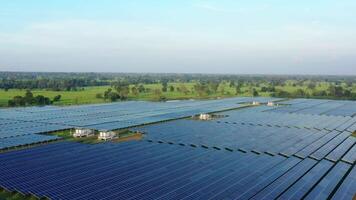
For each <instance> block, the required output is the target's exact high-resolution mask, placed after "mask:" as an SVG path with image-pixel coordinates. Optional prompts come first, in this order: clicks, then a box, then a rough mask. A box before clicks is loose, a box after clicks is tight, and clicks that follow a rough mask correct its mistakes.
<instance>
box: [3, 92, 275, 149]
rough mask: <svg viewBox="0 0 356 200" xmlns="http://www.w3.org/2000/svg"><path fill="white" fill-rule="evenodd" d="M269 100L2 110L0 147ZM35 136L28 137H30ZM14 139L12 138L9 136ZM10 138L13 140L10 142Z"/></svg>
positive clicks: (236, 99)
mask: <svg viewBox="0 0 356 200" xmlns="http://www.w3.org/2000/svg"><path fill="white" fill-rule="evenodd" d="M253 100H258V101H261V102H267V101H270V100H278V99H276V98H263V97H261V98H250V97H239V98H229V99H220V100H209V101H193V100H191V101H174V102H164V103H163V102H162V103H159V102H142V101H129V102H118V103H110V104H94V105H82V106H70V107H56V106H46V107H26V108H14V109H1V110H0V149H3V148H8V147H12V146H11V144H13V145H26V144H29V142H32V143H37V142H41V141H48V140H55V139H58V138H57V137H55V136H44V135H37V134H39V133H48V132H52V131H58V130H65V129H70V128H75V127H86V128H92V129H97V130H115V129H121V128H126V127H131V126H137V125H141V124H148V123H153V122H158V121H165V120H172V119H177V118H182V117H187V116H191V115H194V114H199V113H207V112H215V111H219V110H226V109H231V108H238V107H241V106H243V105H242V104H239V103H242V102H251V101H253ZM31 137H32V139H29V138H31ZM9 138H11V139H9ZM9 141H11V142H9Z"/></svg>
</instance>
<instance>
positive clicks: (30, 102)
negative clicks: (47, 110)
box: [8, 90, 61, 107]
mask: <svg viewBox="0 0 356 200" xmlns="http://www.w3.org/2000/svg"><path fill="white" fill-rule="evenodd" d="M60 100H61V95H57V96H55V97H54V98H53V99H52V100H51V99H50V98H49V97H45V96H43V95H37V96H34V95H33V94H32V92H31V91H30V90H27V91H26V93H25V95H24V96H15V97H13V98H12V99H10V100H9V101H8V106H9V107H17V106H45V105H51V104H53V103H54V102H57V101H60Z"/></svg>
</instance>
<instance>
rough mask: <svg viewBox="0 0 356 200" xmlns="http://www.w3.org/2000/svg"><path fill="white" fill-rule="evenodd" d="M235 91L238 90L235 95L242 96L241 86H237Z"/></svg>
mask: <svg viewBox="0 0 356 200" xmlns="http://www.w3.org/2000/svg"><path fill="white" fill-rule="evenodd" d="M235 90H236V93H235V94H236V95H238V94H241V85H240V84H238V85H236V86H235Z"/></svg>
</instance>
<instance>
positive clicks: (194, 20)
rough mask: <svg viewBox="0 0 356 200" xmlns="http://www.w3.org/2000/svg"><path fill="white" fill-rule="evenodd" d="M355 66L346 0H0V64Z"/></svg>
mask: <svg viewBox="0 0 356 200" xmlns="http://www.w3.org/2000/svg"><path fill="white" fill-rule="evenodd" d="M4 70H7V71H94V72H187V73H234V74H246V73H249V74H263V73H268V74H339V75H342V74H356V1H355V0H295V1H288V0H211V1H205V0H126V1H124V0H100V1H99V0H0V71H4Z"/></svg>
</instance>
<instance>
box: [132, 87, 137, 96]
mask: <svg viewBox="0 0 356 200" xmlns="http://www.w3.org/2000/svg"><path fill="white" fill-rule="evenodd" d="M131 93H132V94H133V95H134V96H137V95H138V94H139V92H138V89H137V88H136V86H133V87H132V88H131Z"/></svg>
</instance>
